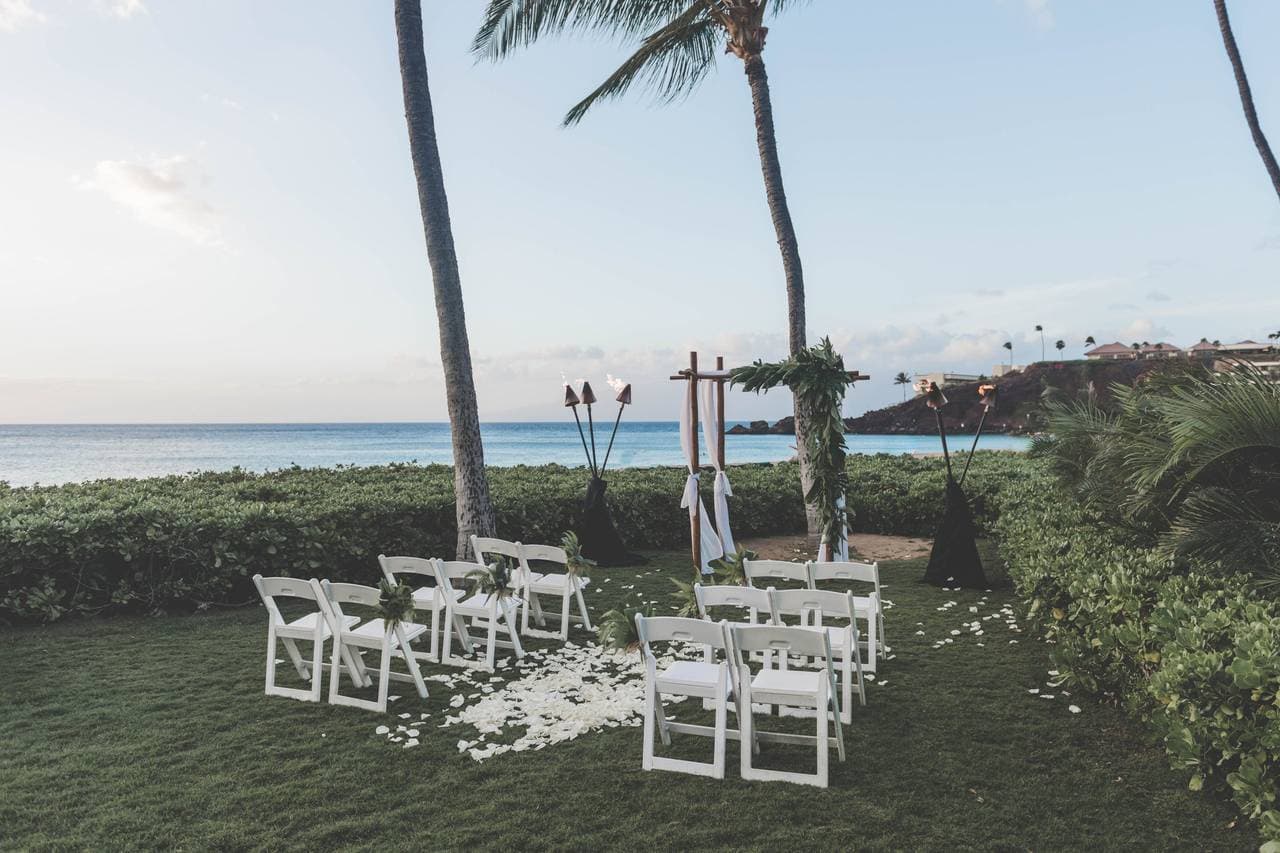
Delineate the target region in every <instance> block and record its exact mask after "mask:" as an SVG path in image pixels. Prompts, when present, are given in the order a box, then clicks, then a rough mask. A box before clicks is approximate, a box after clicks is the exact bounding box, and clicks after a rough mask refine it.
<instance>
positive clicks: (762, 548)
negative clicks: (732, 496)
mask: <svg viewBox="0 0 1280 853" xmlns="http://www.w3.org/2000/svg"><path fill="white" fill-rule="evenodd" d="M738 545H739V546H742V547H745V548H750V549H751V550H752V551H755V552H756V553H757V554H759V555H760V557H761V559H765V560H796V561H801V560H812V559H814V558H815V554H816V550H815V549H814V548H813V547H812V545H811V544H810V543H809V540H808V537H806V536H802V535H790V536H763V537H759V538H752V539H742V540H739V541H738ZM931 548H933V540H932V539H921V538H918V537H915V536H885V535H882V534H879V533H853V534H850V535H849V551H850V553H851V554H853V555H856V556H857V557H858V558H860V559H863V560H872V561H874V560H915V559H918V558H920V557H928V556H929V551H930V549H931Z"/></svg>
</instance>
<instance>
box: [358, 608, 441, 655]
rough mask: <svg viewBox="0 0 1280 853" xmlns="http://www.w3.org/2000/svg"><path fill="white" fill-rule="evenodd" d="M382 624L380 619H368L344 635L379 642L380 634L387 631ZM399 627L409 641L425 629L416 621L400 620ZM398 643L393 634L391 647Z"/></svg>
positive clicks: (421, 633) (425, 629)
mask: <svg viewBox="0 0 1280 853" xmlns="http://www.w3.org/2000/svg"><path fill="white" fill-rule="evenodd" d="M346 618H348V619H350V618H353V617H350V616H348V617H346ZM383 626H384V623H383V621H382V620H381V619H370V620H369V621H368V622H366V623H364V624H363V625H361V626H360V627H359V628H355V629H353V630H350V631H347V632H346V637H348V638H359V639H366V640H376V641H377V642H379V643H381V642H382V635H383V634H385V633H386V631H387V629H386V628H385V627H383ZM400 627H401V628H403V629H404V635H405V638H406V639H407V640H408V641H409V642H413V641H414V640H415V639H417V638H418V637H420V636H422V635H423V634H424V633H426V631H427V626H426V625H419V624H417V623H416V622H401V623H400ZM343 642H346V640H344V641H343ZM399 644H400V638H399V637H395V636H393V637H392V638H391V647H392V648H396V647H398V646H399Z"/></svg>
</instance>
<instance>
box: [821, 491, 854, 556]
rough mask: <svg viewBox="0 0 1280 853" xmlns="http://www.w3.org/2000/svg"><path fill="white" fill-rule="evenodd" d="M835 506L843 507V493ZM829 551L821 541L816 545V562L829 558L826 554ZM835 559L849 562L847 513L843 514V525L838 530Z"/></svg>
mask: <svg viewBox="0 0 1280 853" xmlns="http://www.w3.org/2000/svg"><path fill="white" fill-rule="evenodd" d="M836 506H838V507H839V508H840V509H844V508H845V503H844V495H841V496H840V499H839V500H837V501H836ZM830 551H831V549H830V548H829V547H828V546H827V543H825V542H823V543H822V544H821V545H819V546H818V562H820V563H823V562H826V561H827V560H829V559H830V558H829V557H828V556H827V555H828V554H829V553H830ZM835 560H836V562H839V563H847V562H849V516H848V515H845V517H844V525H843V526H842V529H841V531H840V541H839V543H837V548H836V556H835Z"/></svg>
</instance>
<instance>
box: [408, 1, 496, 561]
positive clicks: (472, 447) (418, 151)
mask: <svg viewBox="0 0 1280 853" xmlns="http://www.w3.org/2000/svg"><path fill="white" fill-rule="evenodd" d="M395 18H396V42H397V45H398V47H399V52H400V79H401V82H402V84H403V87H404V114H405V119H406V121H407V122H408V125H409V151H410V154H411V155H412V157H413V173H414V176H415V177H416V178H417V182H418V206H419V207H420V208H421V210H422V227H423V230H424V231H425V232H426V238H427V259H428V261H429V262H430V264H431V279H432V283H433V285H434V287H435V299H436V322H437V323H438V324H439V326H440V361H441V363H442V364H443V365H444V384H445V398H446V401H447V403H448V407H449V424H450V427H451V432H452V436H453V491H454V496H455V499H456V501H457V521H458V541H457V549H456V550H457V556H458V558H459V559H463V558H465V557H466V556H467V554H468V552H469V551H470V547H471V545H470V540H471V536H472V534H475V535H479V536H492V535H493V534H494V532H495V530H496V528H497V521H496V519H495V517H494V512H493V503H492V501H491V500H490V498H489V481H488V480H487V479H486V477H485V472H484V447H483V445H482V444H481V441H480V415H479V412H478V411H477V407H476V386H475V380H474V379H473V378H472V375H471V346H470V343H469V342H468V340H467V318H466V314H465V312H464V310H463V305H462V282H461V278H460V276H459V274H458V256H457V254H456V253H455V250H454V246H453V227H452V225H451V224H450V222H449V200H448V198H447V197H446V196H445V191H444V174H443V172H442V170H441V166H440V149H439V147H438V146H437V144H436V125H435V117H434V115H433V113H432V110H431V90H430V88H429V86H428V83H427V56H426V52H425V50H424V48H423V45H422V5H421V0H396V2H395Z"/></svg>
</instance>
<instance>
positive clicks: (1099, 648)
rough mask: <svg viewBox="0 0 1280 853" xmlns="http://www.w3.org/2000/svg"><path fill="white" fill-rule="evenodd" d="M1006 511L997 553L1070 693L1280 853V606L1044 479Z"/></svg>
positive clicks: (1019, 489)
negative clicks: (1114, 712) (1153, 748)
mask: <svg viewBox="0 0 1280 853" xmlns="http://www.w3.org/2000/svg"><path fill="white" fill-rule="evenodd" d="M999 503H1000V505H1001V506H1000V509H1001V511H1000V514H999V519H998V521H997V522H996V524H995V527H996V531H997V533H998V536H999V538H1000V547H1001V552H1002V555H1003V557H1004V558H1005V561H1006V562H1007V563H1008V569H1009V574H1010V577H1011V578H1012V579H1013V580H1014V582H1015V583H1016V584H1017V586H1018V588H1019V590H1020V591H1021V592H1022V593H1023V594H1024V595H1025V596H1026V597H1027V598H1028V599H1029V601H1030V610H1031V613H1032V619H1033V623H1034V624H1035V625H1036V626H1038V628H1039V629H1040V630H1042V631H1043V633H1044V636H1045V637H1046V638H1047V639H1049V640H1051V641H1052V643H1053V645H1052V646H1051V648H1052V658H1053V663H1054V666H1055V667H1056V670H1057V671H1058V673H1059V678H1060V679H1061V680H1062V682H1063V683H1064V684H1065V685H1068V686H1070V687H1071V688H1072V689H1075V690H1080V691H1087V692H1091V693H1094V694H1100V695H1102V696H1104V697H1111V698H1112V699H1113V700H1114V701H1116V702H1118V703H1120V704H1122V705H1123V706H1124V707H1125V708H1126V709H1127V710H1128V711H1129V712H1130V713H1131V714H1133V715H1134V716H1136V717H1138V718H1139V719H1141V720H1144V721H1146V722H1147V723H1149V724H1150V726H1151V727H1152V729H1153V730H1154V732H1155V733H1156V734H1157V735H1158V736H1159V737H1160V739H1161V740H1162V742H1163V743H1164V746H1165V749H1166V751H1167V753H1168V756H1169V760H1170V763H1171V765H1172V766H1173V767H1174V768H1175V769H1177V770H1179V771H1180V772H1182V773H1184V774H1185V775H1186V778H1187V779H1188V784H1189V786H1190V787H1191V788H1192V789H1195V790H1199V789H1201V788H1204V787H1212V788H1220V789H1225V790H1227V791H1229V792H1230V795H1231V797H1232V798H1233V799H1234V801H1235V802H1236V804H1237V805H1238V806H1239V807H1240V809H1241V811H1242V813H1243V814H1245V815H1246V816H1248V817H1249V818H1251V819H1253V820H1255V821H1257V823H1258V826H1259V828H1260V830H1261V832H1262V834H1263V836H1264V837H1265V838H1268V839H1271V840H1272V841H1276V842H1277V845H1276V846H1277V849H1280V808H1278V807H1277V804H1276V794H1277V790H1278V788H1280V763H1278V762H1280V705H1278V704H1277V696H1278V694H1280V604H1277V602H1275V601H1273V600H1271V599H1269V598H1267V597H1265V596H1263V595H1261V594H1260V593H1259V592H1258V588H1257V586H1256V584H1254V583H1252V579H1251V578H1250V577H1249V576H1248V575H1247V574H1246V573H1235V574H1227V575H1223V574H1222V573H1220V572H1218V571H1204V570H1203V569H1202V568H1199V567H1197V566H1194V565H1188V564H1186V563H1185V562H1178V561H1174V560H1173V559H1171V557H1170V555H1169V554H1168V553H1166V552H1165V551H1164V550H1163V549H1161V548H1159V547H1157V546H1155V545H1154V544H1153V543H1152V542H1151V541H1150V540H1149V539H1148V538H1144V537H1142V536H1141V535H1135V534H1134V533H1132V532H1130V531H1127V530H1125V529H1123V528H1117V527H1112V526H1109V525H1107V524H1105V523H1102V522H1101V521H1099V519H1098V518H1097V517H1096V516H1095V515H1093V514H1092V513H1091V512H1090V511H1089V510H1088V509H1086V508H1085V507H1083V506H1082V505H1080V504H1078V503H1076V502H1073V501H1071V500H1064V499H1063V494H1062V486H1061V484H1060V483H1059V482H1058V481H1057V480H1056V479H1055V478H1053V477H1052V476H1049V475H1047V474H1046V475H1041V476H1039V477H1031V478H1029V479H1027V480H1025V481H1024V482H1022V483H1016V484H1012V485H1010V487H1009V488H1008V489H1007V490H1006V491H1005V492H1004V493H1003V494H1001V495H1000V498H999Z"/></svg>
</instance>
